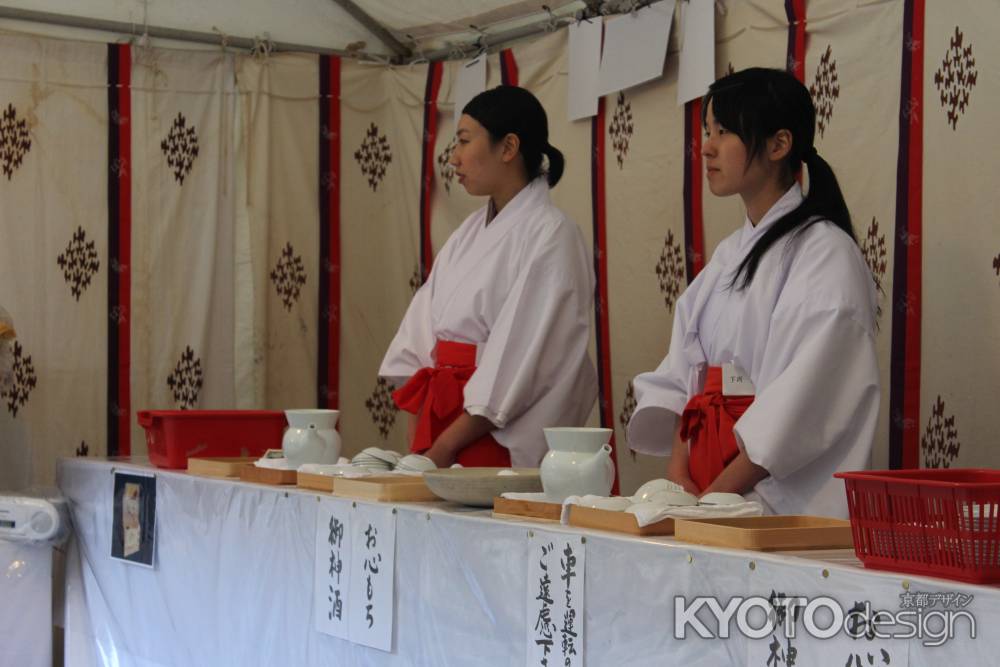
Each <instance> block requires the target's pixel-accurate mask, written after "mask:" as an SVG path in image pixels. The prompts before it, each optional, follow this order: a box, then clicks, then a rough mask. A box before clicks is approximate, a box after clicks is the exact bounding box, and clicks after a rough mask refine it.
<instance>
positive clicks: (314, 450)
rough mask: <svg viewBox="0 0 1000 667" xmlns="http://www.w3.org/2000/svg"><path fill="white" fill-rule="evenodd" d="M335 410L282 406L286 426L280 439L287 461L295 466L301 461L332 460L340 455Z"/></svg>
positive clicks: (338, 413)
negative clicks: (287, 407)
mask: <svg viewBox="0 0 1000 667" xmlns="http://www.w3.org/2000/svg"><path fill="white" fill-rule="evenodd" d="M339 416H340V411H338V410H285V418H286V419H287V420H288V430H286V431H285V435H284V436H283V437H282V439H281V448H282V449H283V450H284V452H285V458H286V459H287V460H288V465H289V467H290V468H292V469H293V470H297V469H298V468H299V466H301V465H302V464H303V463H330V464H333V463H336V462H337V460H338V459H339V458H340V434H339V433H337V430H336V426H337V417H339Z"/></svg>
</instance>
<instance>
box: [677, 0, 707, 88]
mask: <svg viewBox="0 0 1000 667" xmlns="http://www.w3.org/2000/svg"><path fill="white" fill-rule="evenodd" d="M681 11H682V13H683V20H682V22H681V25H682V26H683V30H684V32H683V36H682V39H683V44H682V45H681V54H680V65H679V68H678V74H677V104H678V105H683V104H685V103H686V102H690V101H691V100H694V99H697V98H699V97H701V96H703V95H704V94H705V93H707V92H708V87H709V86H710V85H712V82H713V81H715V1H714V0H689V1H688V2H685V3H681Z"/></svg>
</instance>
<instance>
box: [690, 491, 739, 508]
mask: <svg viewBox="0 0 1000 667" xmlns="http://www.w3.org/2000/svg"><path fill="white" fill-rule="evenodd" d="M746 501H747V499H746V498H744V497H743V496H741V495H740V494H738V493H721V492H719V491H716V492H714V493H706V494H705V495H703V496H702V497H701V498H700V499H699V501H698V504H699V505H739V504H741V503H745V502H746Z"/></svg>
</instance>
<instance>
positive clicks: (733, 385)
mask: <svg viewBox="0 0 1000 667" xmlns="http://www.w3.org/2000/svg"><path fill="white" fill-rule="evenodd" d="M755 393H756V392H755V391H754V387H753V383H752V382H750V376H749V375H748V374H747V373H745V372H744V371H743V370H742V369H741V368H740V367H739V366H737V365H736V364H722V395H723V396H753V395H754V394H755Z"/></svg>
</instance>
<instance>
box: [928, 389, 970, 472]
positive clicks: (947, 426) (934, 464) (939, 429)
mask: <svg viewBox="0 0 1000 667" xmlns="http://www.w3.org/2000/svg"><path fill="white" fill-rule="evenodd" d="M961 448H962V443H961V442H959V440H958V428H957V427H956V425H955V416H954V415H951V416H948V417H945V416H944V401H943V400H941V396H938V397H937V402H935V403H934V407H933V408H932V409H931V418H930V419H929V420H927V430H926V431H924V435H923V437H922V438H920V449H922V450H923V452H924V466H925V467H927V468H950V467H951V464H952V463H954V462H955V459H957V458H958V452H959V450H960V449H961Z"/></svg>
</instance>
